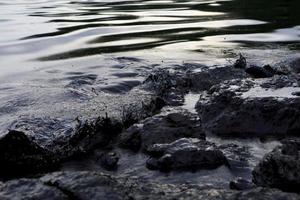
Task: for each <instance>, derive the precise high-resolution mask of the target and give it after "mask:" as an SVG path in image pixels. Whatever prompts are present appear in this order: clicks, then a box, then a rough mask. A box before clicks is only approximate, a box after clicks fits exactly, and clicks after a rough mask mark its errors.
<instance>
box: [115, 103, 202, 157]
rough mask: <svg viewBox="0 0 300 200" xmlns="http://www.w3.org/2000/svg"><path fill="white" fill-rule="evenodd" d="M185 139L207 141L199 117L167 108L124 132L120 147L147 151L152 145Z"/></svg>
mask: <svg viewBox="0 0 300 200" xmlns="http://www.w3.org/2000/svg"><path fill="white" fill-rule="evenodd" d="M184 137H193V138H199V139H205V135H204V134H203V131H202V127H201V123H200V121H199V120H198V117H197V115H196V114H192V113H190V112H188V111H187V110H184V109H180V108H176V109H173V108H166V109H163V111H162V113H160V114H158V115H155V116H153V117H149V118H147V119H145V120H143V121H141V122H140V123H139V124H135V125H133V126H131V127H130V128H129V129H127V130H126V131H125V132H123V133H122V134H121V137H120V146H121V147H124V148H129V149H132V150H135V151H136V150H137V149H139V147H142V148H143V150H147V149H148V147H149V146H151V145H152V144H161V143H170V142H173V141H175V140H177V139H180V138H184Z"/></svg>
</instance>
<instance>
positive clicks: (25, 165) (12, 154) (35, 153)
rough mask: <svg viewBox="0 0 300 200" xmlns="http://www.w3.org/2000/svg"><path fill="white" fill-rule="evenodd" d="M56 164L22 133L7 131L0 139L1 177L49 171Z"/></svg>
mask: <svg viewBox="0 0 300 200" xmlns="http://www.w3.org/2000/svg"><path fill="white" fill-rule="evenodd" d="M56 162H57V160H55V158H54V156H53V155H52V153H51V152H49V151H47V150H45V149H43V148H41V147H40V146H39V145H37V144H36V143H35V142H34V141H32V140H30V139H29V138H28V137H27V136H26V135H25V134H24V133H23V132H19V131H13V130H12V131H9V132H8V133H7V134H6V135H5V136H4V137H2V138H1V139H0V163H1V165H0V174H1V176H2V177H3V176H19V175H23V174H26V173H33V172H37V171H43V170H45V169H50V168H51V167H53V166H54V164H55V163H56Z"/></svg>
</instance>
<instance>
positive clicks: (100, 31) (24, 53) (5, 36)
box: [0, 0, 300, 77]
mask: <svg viewBox="0 0 300 200" xmlns="http://www.w3.org/2000/svg"><path fill="white" fill-rule="evenodd" d="M299 8H300V3H299V1H297V0H275V1H274V0H272V1H271V0H265V1H261V0H251V1H250V0H220V1H217V0H215V1H213V0H193V1H191V0H164V1H162V0H147V1H145V0H126V1H125V0H104V1H103V0H101V1H100V0H74V1H69V0H51V1H50V0H33V1H26V0H15V1H8V0H2V1H1V3H0V13H1V14H0V27H1V28H0V30H1V31H0V67H1V73H0V76H2V77H3V76H6V75H8V74H12V73H16V72H21V71H30V70H33V69H40V68H43V67H45V68H51V66H52V65H61V67H62V68H64V67H66V66H68V65H72V64H73V65H81V66H87V65H93V64H94V63H95V62H97V61H98V62H99V63H100V61H99V60H102V59H103V55H104V57H106V56H112V55H119V54H120V55H128V54H129V55H134V56H141V57H146V58H151V59H154V58H156V59H160V60H174V59H177V60H180V59H181V60H183V61H201V60H202V61H203V62H208V63H212V62H210V60H212V59H214V57H216V58H218V59H220V60H222V58H224V57H226V56H230V53H232V51H233V50H236V49H244V48H246V47H248V48H249V46H250V48H251V49H252V48H254V47H259V48H260V49H261V48H264V47H265V48H268V49H273V50H274V49H275V50H274V51H276V50H278V49H280V50H282V49H285V48H286V49H287V51H288V50H289V49H292V50H299V39H300V26H299V25H300V14H299ZM221 50H222V51H221ZM228 54H229V55H228ZM274 54H276V53H274ZM278 54H281V52H280V53H278ZM70 59H71V60H73V62H72V61H70ZM67 60H68V62H67ZM50 61H52V62H50ZM55 61H56V62H55ZM53 62H54V64H52V63H53ZM215 62H216V63H217V64H218V63H219V62H217V61H215ZM79 63H81V64H79Z"/></svg>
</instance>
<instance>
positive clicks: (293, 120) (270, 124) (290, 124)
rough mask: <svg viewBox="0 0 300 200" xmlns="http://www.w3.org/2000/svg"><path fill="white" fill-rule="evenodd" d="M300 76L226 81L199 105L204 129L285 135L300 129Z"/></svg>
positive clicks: (245, 134) (217, 131)
mask: <svg viewBox="0 0 300 200" xmlns="http://www.w3.org/2000/svg"><path fill="white" fill-rule="evenodd" d="M295 91H300V87H299V77H292V76H274V77H272V78H268V79H259V80H253V79H244V80H239V79H236V80H231V81H225V82H223V83H221V84H218V85H215V86H214V87H212V88H211V89H210V90H209V91H208V92H207V93H203V94H202V95H201V96H200V99H199V101H198V103H197V105H196V110H197V111H198V113H199V117H200V119H201V121H202V126H203V130H205V131H207V132H208V133H213V134H217V135H222V136H247V137H253V136H259V137H261V136H266V135H272V136H283V135H286V134H298V133H299V130H300V98H299V97H298V96H295V95H292V92H295Z"/></svg>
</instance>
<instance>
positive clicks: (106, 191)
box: [41, 172, 129, 200]
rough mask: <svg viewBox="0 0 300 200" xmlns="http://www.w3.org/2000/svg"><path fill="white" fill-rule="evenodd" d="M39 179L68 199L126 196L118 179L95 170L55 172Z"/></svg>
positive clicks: (87, 199) (82, 199) (114, 199)
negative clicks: (64, 194) (66, 195)
mask: <svg viewBox="0 0 300 200" xmlns="http://www.w3.org/2000/svg"><path fill="white" fill-rule="evenodd" d="M41 181H43V182H44V183H45V184H47V185H50V186H52V187H54V188H57V189H59V190H61V191H64V193H66V194H68V197H69V199H81V200H89V199H112V200H119V199H120V200H121V199H124V198H125V197H126V194H125V192H124V193H123V190H122V187H121V186H122V185H121V182H119V181H118V179H114V178H113V177H111V176H109V175H105V174H102V173H97V172H56V173H52V174H48V175H46V176H44V177H42V178H41ZM122 183H123V182H122ZM123 187H126V185H125V184H124V186H123ZM128 191H129V188H128ZM123 197H124V198H123Z"/></svg>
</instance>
